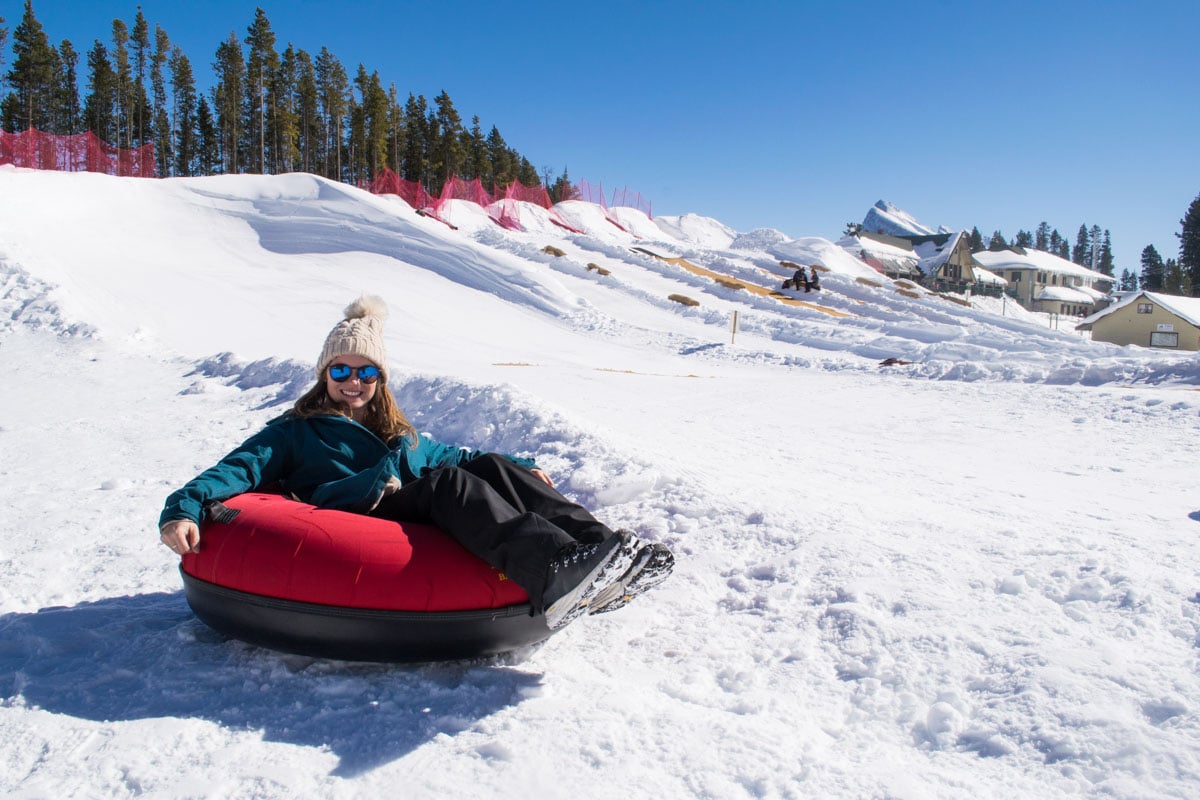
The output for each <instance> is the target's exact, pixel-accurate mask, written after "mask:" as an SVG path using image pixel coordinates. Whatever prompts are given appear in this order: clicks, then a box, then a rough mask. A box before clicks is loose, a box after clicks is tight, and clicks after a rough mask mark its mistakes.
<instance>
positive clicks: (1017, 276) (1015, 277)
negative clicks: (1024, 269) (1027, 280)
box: [1009, 272, 1021, 283]
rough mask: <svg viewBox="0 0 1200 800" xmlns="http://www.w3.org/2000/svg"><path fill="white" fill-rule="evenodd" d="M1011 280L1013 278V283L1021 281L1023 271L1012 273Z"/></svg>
mask: <svg viewBox="0 0 1200 800" xmlns="http://www.w3.org/2000/svg"><path fill="white" fill-rule="evenodd" d="M1009 280H1011V281H1012V282H1013V283H1020V282H1021V273H1019V272H1014V273H1013V274H1012V275H1010V276H1009Z"/></svg>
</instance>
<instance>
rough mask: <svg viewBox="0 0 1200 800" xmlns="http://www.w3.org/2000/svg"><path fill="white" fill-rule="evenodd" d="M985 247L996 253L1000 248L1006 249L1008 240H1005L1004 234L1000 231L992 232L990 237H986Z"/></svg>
mask: <svg viewBox="0 0 1200 800" xmlns="http://www.w3.org/2000/svg"><path fill="white" fill-rule="evenodd" d="M987 249H988V250H989V251H991V252H993V253H998V252H1000V251H1001V250H1007V249H1008V242H1007V241H1005V239H1004V234H1003V233H1001V232H1000V231H995V232H993V233H992V238H991V239H988V247H987Z"/></svg>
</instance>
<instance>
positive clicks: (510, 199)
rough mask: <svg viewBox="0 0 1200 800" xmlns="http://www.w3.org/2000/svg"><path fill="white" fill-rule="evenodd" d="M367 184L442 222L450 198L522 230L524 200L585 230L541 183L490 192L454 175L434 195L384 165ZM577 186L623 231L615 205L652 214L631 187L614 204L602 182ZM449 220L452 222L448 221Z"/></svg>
mask: <svg viewBox="0 0 1200 800" xmlns="http://www.w3.org/2000/svg"><path fill="white" fill-rule="evenodd" d="M363 188H367V189H369V190H370V191H371V192H372V193H374V194H396V195H399V196H400V197H401V198H403V199H404V201H405V202H406V203H408V204H409V205H410V206H412V207H413V208H415V209H416V210H417V211H418V212H420V213H422V214H425V215H426V216H430V217H433V218H434V219H438V220H441V221H442V222H446V219H445V217H444V216H443V213H442V212H443V211H444V209H445V207H446V204H447V203H448V202H449V201H451V200H465V201H467V202H470V203H475V204H476V205H478V206H481V207H483V208H484V209H486V210H487V213H488V216H489V217H491V218H492V220H493V221H494V222H495V223H496V224H497V225H500V226H501V227H504V228H509V229H510V230H522V226H521V206H520V204H521V203H532V204H534V205H537V206H540V207H541V208H544V209H546V211H547V212H548V216H549V219H550V221H551V222H552V223H554V224H555V225H558V226H559V227H561V228H564V229H566V230H568V231H571V232H572V233H583V231H581V230H579V229H578V228H576V227H574V226H573V225H571V224H570V223H569V222H567V220H566V219H565V218H564V217H563V216H562V214H560V213H559V212H558V210H557V209H556V208H555V207H554V204H553V203H552V202H551V201H550V193H549V192H548V191H546V187H545V186H543V185H541V184H538V185H536V186H526V185H524V184H522V183H521V182H520V181H513V182H512V183H510V184H509V185H508V186H506V187H504V188H503V189H500V188H498V187H496V186H493V187H492V191H491V192H490V193H489V192H488V191H487V190H486V189H484V188H483V184H482V182H481V181H480V180H479V179H478V178H472V179H471V180H466V179H465V178H460V177H458V176H457V175H454V176H452V177H451V178H450V179H449V180H448V181H446V182H445V183H444V184H443V185H442V191H441V194H440V195H439V196H437V197H433V196H432V195H430V194H428V193H427V192H426V191H425V188H424V187H423V186H421V184H419V183H417V182H415V181H406V180H404V179H403V178H401V177H400V176H399V175H397V174H396V173H395V172H393V171H392V170H391V169H387V168H384V170H383V171H382V172H380V173H379V174H378V175H377V176H376V177H375V180H373V181H371V183H370V184H369V185H364V187H363ZM573 188H574V189H575V192H576V197H575V199H576V200H582V201H584V202H588V203H595V204H596V205H599V206H600V207H601V208H602V209H604V216H605V219H607V220H608V221H609V222H610V223H612V224H613V225H616V226H617V227H618V228H620V229H621V230H623V231H624V230H627V229H626V228H625V226H624V225H622V224H621V222H620V221H619V220H618V219H617V217H616V215H615V214H613V212H612V208H614V207H617V206H629V207H631V208H636V209H638V210H640V211H642V212H644V213H645V214H646V216H650V201H648V200H646V199H645V198H643V197H642V195H641V194H640V193H638V192H631V191H629V190H628V189H622V190H621V191H620V192H613V202H612V203H611V204H610V203H609V202H608V201H607V200H606V199H605V197H604V187H603V186H601V185H600V184H591V183H588V182H587V181H580V182H579V184H578V185H577V186H575V187H573ZM446 224H450V223H449V222H447V223H446ZM452 227H453V226H452Z"/></svg>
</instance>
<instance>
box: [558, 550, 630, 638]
mask: <svg viewBox="0 0 1200 800" xmlns="http://www.w3.org/2000/svg"><path fill="white" fill-rule="evenodd" d="M640 545H641V542H639V541H638V539H637V537H636V536H634V535H633V534H632V533H629V532H628V531H619V532H617V534H616V535H615V536H612V537H610V538H608V539H606V540H604V541H603V542H600V543H599V544H572V545H567V546H566V547H564V548H562V549H561V550H559V551H558V553H557V554H556V555H555V556H554V558H553V559H552V560H551V561H550V566H549V568H548V569H547V573H546V589H545V591H544V592H543V593H542V604H543V606H544V607H545V614H546V626H547V627H548V628H550V630H552V631H553V630H558V629H559V628H561V627H563V626H564V625H566V624H567V623H569V622H571V621H573V620H574V619H576V618H577V617H579V616H580V615H581V614H583V613H585V612H586V611H587V610H588V606H589V605H590V604H591V602H592V599H593V598H595V596H596V595H597V593H599V592H600V591H601V590H602V589H604V588H605V587H607V586H610V585H612V584H613V583H614V582H617V581H619V580H620V579H621V576H622V575H624V574H625V573H626V572H628V571H629V569H630V567H631V566H632V565H633V561H634V554H635V553H636V552H637V551H638V547H639V546H640Z"/></svg>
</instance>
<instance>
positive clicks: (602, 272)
mask: <svg viewBox="0 0 1200 800" xmlns="http://www.w3.org/2000/svg"><path fill="white" fill-rule="evenodd" d="M587 268H588V272H595V273H596V274H598V275H611V274H612V273H611V272H609V271H608V270H606V269H605V268H604V267H602V266H600V265H599V264H593V263H591V262H588V265H587Z"/></svg>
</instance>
